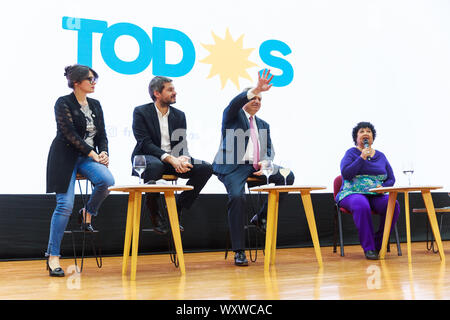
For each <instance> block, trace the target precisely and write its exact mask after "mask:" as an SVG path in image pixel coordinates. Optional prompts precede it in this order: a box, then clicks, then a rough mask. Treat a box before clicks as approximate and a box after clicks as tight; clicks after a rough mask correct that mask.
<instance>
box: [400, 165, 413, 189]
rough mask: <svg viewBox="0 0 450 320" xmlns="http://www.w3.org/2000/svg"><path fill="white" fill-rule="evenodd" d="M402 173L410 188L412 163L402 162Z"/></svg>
mask: <svg viewBox="0 0 450 320" xmlns="http://www.w3.org/2000/svg"><path fill="white" fill-rule="evenodd" d="M402 171H403V173H404V174H405V175H406V176H407V177H408V185H409V186H411V178H412V175H413V173H414V164H413V163H412V161H405V162H403V170H402Z"/></svg>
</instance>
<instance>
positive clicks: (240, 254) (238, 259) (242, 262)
mask: <svg viewBox="0 0 450 320" xmlns="http://www.w3.org/2000/svg"><path fill="white" fill-rule="evenodd" d="M234 264H235V265H237V266H240V267H243V266H248V260H247V258H246V257H245V251H243V250H239V251H236V253H235V254H234Z"/></svg>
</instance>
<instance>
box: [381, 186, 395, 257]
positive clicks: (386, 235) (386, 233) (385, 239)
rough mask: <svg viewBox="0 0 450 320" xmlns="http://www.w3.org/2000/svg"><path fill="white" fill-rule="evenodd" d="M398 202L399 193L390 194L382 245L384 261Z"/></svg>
mask: <svg viewBox="0 0 450 320" xmlns="http://www.w3.org/2000/svg"><path fill="white" fill-rule="evenodd" d="M396 200H397V192H390V193H389V200H388V206H387V210H386V221H385V223H384V231H383V242H382V244H381V250H380V259H384V257H385V255H386V250H387V244H388V241H389V234H390V233H391V225H392V217H393V216H394V209H395V201H396Z"/></svg>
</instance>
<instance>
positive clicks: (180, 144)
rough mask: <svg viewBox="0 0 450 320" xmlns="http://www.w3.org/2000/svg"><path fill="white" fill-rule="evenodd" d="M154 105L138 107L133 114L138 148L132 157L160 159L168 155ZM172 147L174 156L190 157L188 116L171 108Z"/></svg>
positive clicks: (136, 147)
mask: <svg viewBox="0 0 450 320" xmlns="http://www.w3.org/2000/svg"><path fill="white" fill-rule="evenodd" d="M155 108H156V107H155V104H154V103H147V104H144V105H142V106H138V107H136V108H135V109H134V112H133V134H134V137H135V138H136V146H135V147H134V150H133V153H132V155H131V161H133V157H134V156H135V155H141V154H142V155H152V156H154V157H157V158H158V159H159V158H161V156H162V155H163V154H164V153H166V152H165V151H164V150H162V149H161V129H160V127H159V120H158V114H157V113H156V109H155ZM168 123H169V136H170V147H171V149H172V154H173V155H174V156H181V155H186V156H189V151H188V147H187V140H186V116H185V115H184V112H183V111H181V110H179V109H177V108H174V107H172V106H170V113H169V118H168Z"/></svg>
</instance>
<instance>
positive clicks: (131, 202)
mask: <svg viewBox="0 0 450 320" xmlns="http://www.w3.org/2000/svg"><path fill="white" fill-rule="evenodd" d="M133 218H134V192H132V191H130V194H129V195H128V209H127V222H126V228H125V243H124V245H123V259H122V274H123V275H125V274H126V273H127V267H128V258H129V257H130V245H131V235H132V234H133V229H132V228H133Z"/></svg>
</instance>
